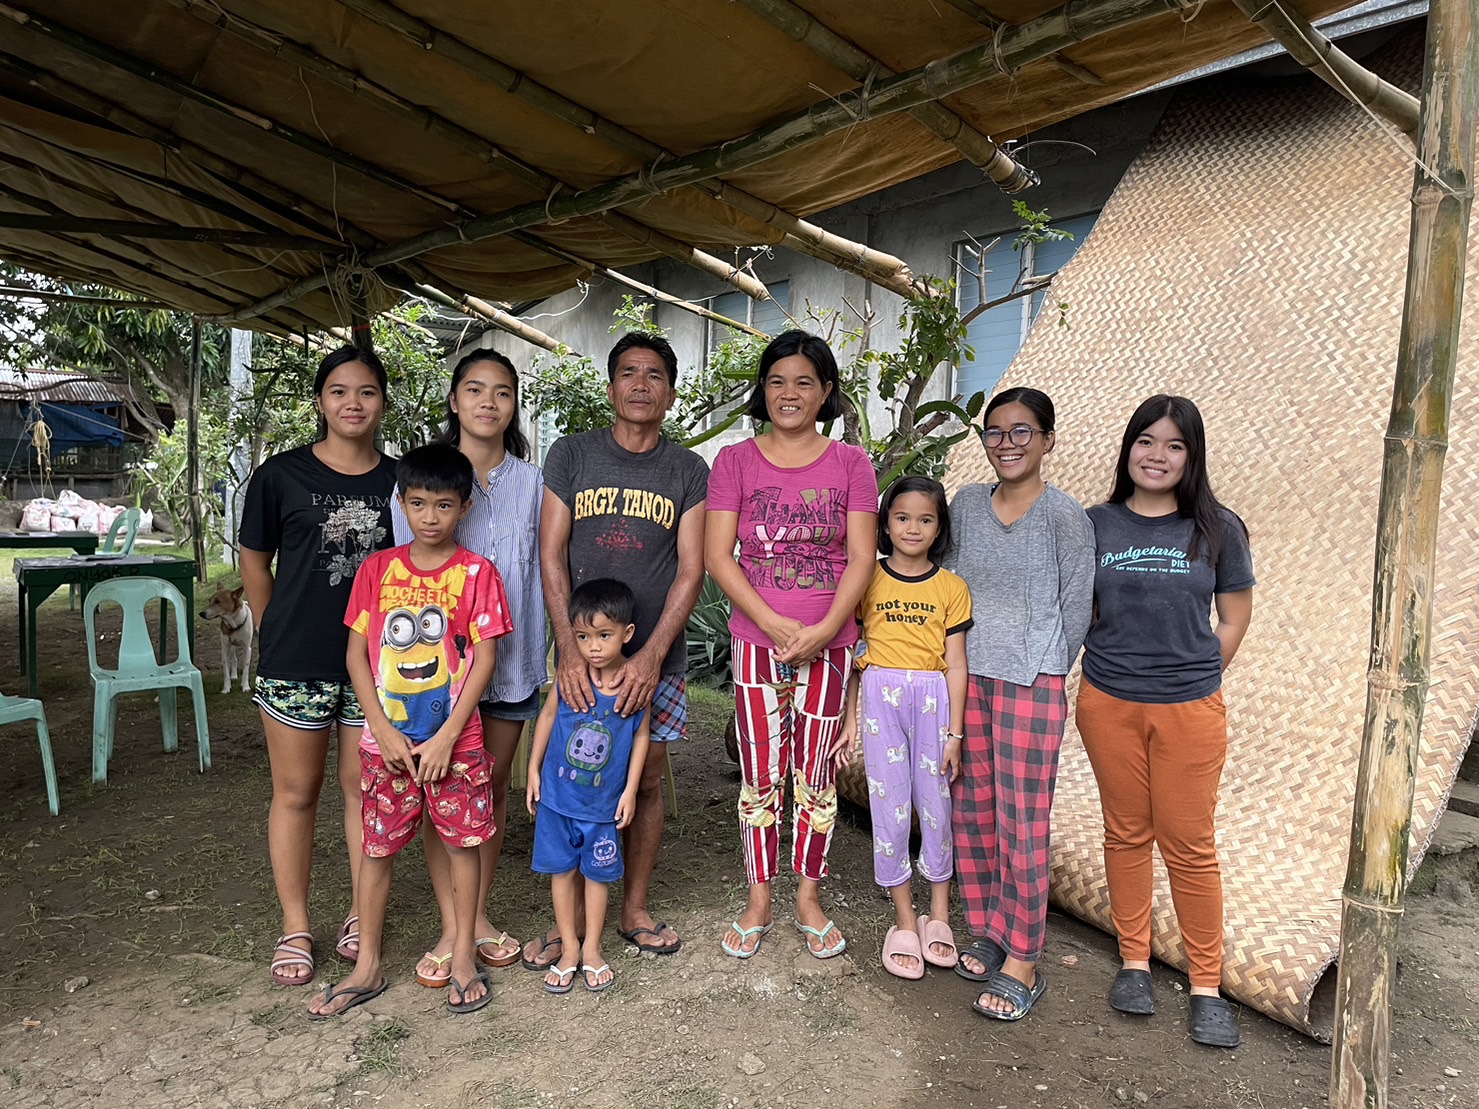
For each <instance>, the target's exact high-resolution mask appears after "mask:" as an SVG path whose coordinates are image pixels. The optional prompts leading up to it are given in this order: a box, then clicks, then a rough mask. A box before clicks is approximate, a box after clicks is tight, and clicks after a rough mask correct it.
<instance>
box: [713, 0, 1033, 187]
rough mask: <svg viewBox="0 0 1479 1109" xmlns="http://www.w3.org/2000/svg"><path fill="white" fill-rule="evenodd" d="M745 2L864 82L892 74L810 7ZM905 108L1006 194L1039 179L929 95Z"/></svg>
mask: <svg viewBox="0 0 1479 1109" xmlns="http://www.w3.org/2000/svg"><path fill="white" fill-rule="evenodd" d="M740 2H741V3H742V4H744V6H745V7H747V8H749V9H750V10H751V11H752V12H754V13H755V14H756V15H758V16H759V17H760V18H761V19H764V20H765V21H766V22H767V23H770V24H771V25H772V26H775V27H777V28H779V29H780V30H781V31H782V32H783V33H785V34H786V35H787V36H788V37H789V38H791V39H792V40H794V41H795V42H799V43H801V44H802V45H803V46H805V47H806V48H807V49H808V50H810V51H811V52H812V53H813V54H816V55H817V56H818V57H820V58H821V59H822V60H823V61H825V62H827V63H828V64H830V65H832V66H834V67H836V68H837V69H839V70H840V71H842V72H843V73H846V74H847V75H848V76H849V77H851V78H852V79H853V80H855V81H862V82H865V83H866V82H867V81H869V80H872V79H875V78H878V77H892V76H893V75H894V71H893V70H892V69H890V68H889V67H888V66H886V65H884V64H883V63H882V62H880V61H879V60H878V59H877V58H875V57H874V56H873V55H871V54H868V53H866V52H865V51H863V50H860V49H858V48H857V47H856V46H854V45H853V44H852V43H851V42H849V41H848V40H847V39H845V38H843V37H842V36H841V35H839V34H837V32H835V31H833V30H832V29H831V28H830V27H828V26H826V25H825V24H823V23H822V22H821V21H820V20H818V19H817V18H816V17H815V16H813V15H812V14H811V13H810V12H808V11H806V10H804V9H803V8H800V7H798V6H797V5H795V4H793V3H791V0H740ZM909 114H910V115H912V116H913V117H914V118H915V119H917V120H918V121H919V122H920V123H922V124H923V125H924V126H925V127H926V128H928V130H929V131H930V132H931V133H932V134H934V135H935V137H936V138H939V139H942V140H943V141H945V142H948V143H949V144H950V145H951V146H953V147H955V149H956V150H958V151H960V153H961V154H962V155H964V156H965V159H966V160H967V161H968V162H970V163H971V164H972V165H973V166H975V167H976V168H977V169H979V170H980V171H981V172H982V173H984V174H985V175H986V176H987V177H989V178H990V179H991V180H992V181H994V182H995V183H996V184H997V186H998V187H999V188H1000V189H1001V191H1002V192H1004V193H1006V194H1007V195H1008V196H1010V195H1011V194H1013V193H1019V192H1021V191H1022V190H1024V189H1029V188H1031V187H1032V186H1033V185H1036V184H1038V182H1039V178H1038V176H1037V174H1036V173H1034V172H1032V170H1030V169H1027V168H1026V167H1025V166H1022V165H1020V164H1019V163H1018V162H1017V161H1016V160H1015V159H1013V158H1012V157H1011V155H1009V154H1007V153H1006V151H1004V150H1002V149H1001V147H999V146H997V145H996V143H995V142H994V141H993V140H992V139H991V138H990V136H988V135H983V134H982V133H981V132H980V131H977V130H976V129H975V128H974V127H972V126H971V125H970V124H968V123H966V121H965V120H963V119H961V118H960V116H958V115H956V114H955V113H954V112H952V111H950V109H948V108H946V107H945V106H944V105H943V104H939V103H936V102H934V101H931V102H930V103H928V104H920V105H919V106H917V107H914V108H910V109H909Z"/></svg>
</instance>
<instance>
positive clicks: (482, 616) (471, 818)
mask: <svg viewBox="0 0 1479 1109" xmlns="http://www.w3.org/2000/svg"><path fill="white" fill-rule="evenodd" d="M395 476H396V496H397V497H398V498H399V500H400V503H401V507H402V508H403V509H404V510H405V513H406V519H407V520H408V521H409V523H410V525H411V530H412V534H413V538H412V540H411V542H410V543H408V544H406V545H405V546H403V547H393V548H391V549H389V550H385V551H379V552H377V553H376V554H373V555H371V556H370V557H369V558H368V559H366V560H365V563H364V565H362V566H361V567H360V569H359V573H358V574H356V575H355V579H354V588H353V591H352V592H351V593H350V598H349V609H348V611H347V612H346V613H345V615H344V622H345V623H346V624H348V625H349V629H350V631H349V653H348V656H347V663H348V667H349V677H350V680H351V681H352V682H353V683H354V690H355V695H356V696H357V697H359V699H360V704H361V705H363V706H364V710H365V730H364V733H363V735H362V736H361V737H360V764H361V770H360V795H361V798H362V806H361V811H362V815H363V820H364V829H365V857H364V858H363V859H362V860H361V861H360V867H359V907H360V949H359V959H358V961H357V963H356V964H355V968H354V971H353V972H352V973H351V974H350V975H349V976H348V977H346V978H345V979H344V980H343V981H342V982H338V983H336V984H334V985H332V986H327V987H325V989H324V991H323V992H322V993H321V994H319V995H318V996H317V997H315V998H314V1000H313V1003H312V1004H311V1005H310V1006H309V1016H310V1017H312V1018H314V1019H317V1020H324V1019H327V1018H330V1017H336V1016H339V1015H340V1014H341V1013H343V1012H345V1011H346V1010H348V1009H351V1008H353V1007H354V1006H356V1005H359V1004H362V1003H363V1002H366V1001H368V1000H370V999H371V998H372V997H378V996H379V995H380V994H381V993H383V992H384V990H385V985H386V982H385V978H384V976H383V975H382V974H381V972H380V950H381V937H382V933H383V931H384V926H385V905H386V902H387V900H388V899H389V896H390V875H391V870H392V868H393V867H394V864H395V855H396V852H398V851H399V850H400V849H401V848H402V847H404V846H405V845H406V844H407V843H409V842H410V841H411V840H412V839H413V838H415V833H416V829H417V828H418V826H419V825H420V824H421V822H422V821H423V819H424V820H425V821H426V822H427V823H429V824H430V825H431V827H432V828H433V829H435V831H436V833H437V835H438V836H439V837H440V839H441V841H442V845H443V846H444V847H445V848H446V850H447V857H448V859H449V860H450V864H451V869H452V898H453V904H454V917H455V919H454V922H453V923H454V928H455V932H456V937H457V938H456V942H455V943H454V945H453V949H452V968H451V975H452V977H451V981H450V987H451V988H450V989H449V991H448V995H447V1008H448V1009H450V1010H451V1011H452V1012H454V1013H471V1012H475V1011H476V1010H478V1009H481V1008H482V1007H483V1006H485V1005H487V1004H488V1002H489V1001H490V1000H491V999H492V993H491V991H490V989H489V983H488V977H487V974H486V972H485V971H483V970H482V969H481V968H480V967H479V966H478V965H477V962H476V960H475V957H474V956H475V941H474V937H473V927H474V924H475V922H476V917H477V894H478V852H477V850H476V849H477V847H478V845H479V844H481V843H483V842H484V841H485V840H487V839H488V838H489V837H491V836H492V834H493V831H494V828H493V804H492V796H491V793H490V791H489V786H488V783H489V779H490V777H491V767H490V766H489V763H488V756H487V754H486V753H485V752H484V750H483V725H482V719H481V717H480V716H479V715H478V712H477V707H478V695H479V694H480V693H481V692H482V691H483V690H484V689H486V688H487V687H488V681H489V679H490V678H491V677H492V674H493V664H494V659H495V657H496V648H495V645H494V640H495V639H496V638H497V637H499V636H502V635H507V634H508V633H509V632H510V631H512V630H513V625H512V623H511V622H510V621H509V617H508V603H507V599H506V597H505V595H504V590H503V580H502V579H501V578H500V577H499V575H498V571H497V570H496V569H495V568H494V567H493V564H492V563H491V562H489V561H488V560H487V559H485V558H483V557H482V556H480V555H475V554H473V553H472V552H471V551H469V550H466V549H465V548H463V547H459V546H458V545H457V540H456V532H457V523H458V521H459V520H461V519H462V517H464V516H465V515H467V511H468V508H469V506H470V505H471V503H472V483H473V481H474V476H473V469H472V464H471V463H470V462H468V460H467V458H466V456H464V455H463V454H462V453H461V452H460V451H458V450H457V449H456V448H455V447H451V446H446V445H444V444H433V445H431V446H426V447H418V448H416V449H415V450H412V451H409V452H407V454H406V456H405V457H404V458H402V459H401V460H400V462H399V463H398V464H397V466H396V475H395ZM464 690H468V691H469V692H468V695H467V696H466V697H464V696H462V693H463V691H464Z"/></svg>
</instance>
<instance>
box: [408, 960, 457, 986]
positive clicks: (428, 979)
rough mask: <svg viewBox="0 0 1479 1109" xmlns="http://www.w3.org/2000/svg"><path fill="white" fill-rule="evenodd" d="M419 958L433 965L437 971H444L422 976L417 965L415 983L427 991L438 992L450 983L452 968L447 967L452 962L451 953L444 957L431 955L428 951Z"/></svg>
mask: <svg viewBox="0 0 1479 1109" xmlns="http://www.w3.org/2000/svg"><path fill="white" fill-rule="evenodd" d="M421 958H422V959H424V960H426V961H427V962H428V963H435V964H436V967H437V969H438V970H441V971H445V973H444V974H422V973H421V971H420V969H419V964H418V969H417V971H416V981H418V982H420V983H421V984H422V985H423V986H425V987H426V988H427V989H429V990H439V989H441V988H442V987H443V986H445V985H446V984H447V983H448V982H450V981H452V968H451V967H449V966H448V965H447V964H448V963H450V962H451V961H452V953H451V952H450V951H449V952H447V954H445V955H433V954H432V953H431V952H430V951H428V952H427V953H426V954H425V955H423V956H421Z"/></svg>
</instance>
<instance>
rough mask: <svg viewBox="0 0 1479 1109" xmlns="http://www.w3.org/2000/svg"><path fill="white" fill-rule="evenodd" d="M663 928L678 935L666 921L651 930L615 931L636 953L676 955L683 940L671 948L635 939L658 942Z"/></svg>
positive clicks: (661, 921) (659, 922)
mask: <svg viewBox="0 0 1479 1109" xmlns="http://www.w3.org/2000/svg"><path fill="white" fill-rule="evenodd" d="M664 928H667V929H668V931H670V932H672V933H673V934H674V935H677V933H678V930H677V929H676V928H673V927H670V926H669V924H668V922H667V921H665V920H659V921H658V922H657V923H656V924H655V925H653V926H652V927H651V928H633V929H632V930H631V931H630V932H623V931H622V930H621V929H620V928H618V929H617V930H616V934H617V935H618V936H620V937H621V938H622V939H624V940H626V941H627V943H629V944H631V945H632V946H633V947H635V948H636V949H637V950H638V951H650V952H652V953H653V954H654V955H676V954H678V952H679V950H680V949H681V948H682V947H683V940H682V939H681V938H680V939H679V940H678V942H677V943H675V944H673V945H672V946H671V947H669V946H667V945H665V944H661V943H643V942H642V941H641V940H639V939H637V937H638V936H651V937H652V938H653V939H658V940H660V939H662V931H663V929H664ZM736 931H738V929H736ZM730 954H731V955H732V954H734V953H733V952H730Z"/></svg>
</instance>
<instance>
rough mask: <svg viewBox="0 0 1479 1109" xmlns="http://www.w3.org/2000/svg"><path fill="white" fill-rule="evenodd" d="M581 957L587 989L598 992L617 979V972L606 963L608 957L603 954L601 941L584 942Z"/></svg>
mask: <svg viewBox="0 0 1479 1109" xmlns="http://www.w3.org/2000/svg"><path fill="white" fill-rule="evenodd" d="M580 957H581V960H582V965H581V968H580V969H581V972H582V975H583V976H584V978H585V988H586V989H588V990H592V991H597V992H598V991H600V990H603V989H605V988H606V987H607V986H609V985H611V983H612V982H613V981H615V979H616V972H615V971H613V970H612V969H611V968H610V967H609V966H607V965H606V957H605V956H604V955H602V954H601V945H600V944H599V943H590V942H587V943H584V944H582V945H581V948H580Z"/></svg>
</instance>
